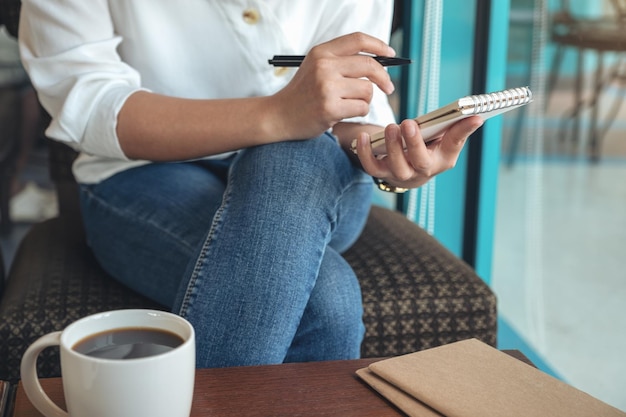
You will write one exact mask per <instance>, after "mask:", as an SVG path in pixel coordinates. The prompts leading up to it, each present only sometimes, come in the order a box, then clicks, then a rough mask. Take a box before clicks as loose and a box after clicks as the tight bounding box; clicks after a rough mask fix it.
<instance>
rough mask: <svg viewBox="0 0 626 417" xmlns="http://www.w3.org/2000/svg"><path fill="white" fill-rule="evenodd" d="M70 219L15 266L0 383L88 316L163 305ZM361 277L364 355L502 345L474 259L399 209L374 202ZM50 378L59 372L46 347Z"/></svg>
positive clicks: (2, 332) (43, 232)
mask: <svg viewBox="0 0 626 417" xmlns="http://www.w3.org/2000/svg"><path fill="white" fill-rule="evenodd" d="M79 225H80V222H79V221H78V220H77V219H71V218H68V217H67V216H65V217H61V218H55V219H51V220H47V221H45V222H43V223H40V224H37V225H35V226H34V227H33V228H32V229H31V230H30V232H29V233H28V234H27V235H26V237H25V240H24V241H23V242H22V244H21V246H20V249H19V250H18V253H17V254H16V258H15V259H14V262H13V263H12V267H11V270H10V272H9V281H8V284H7V287H6V288H5V292H4V294H3V296H2V300H1V302H0V379H7V380H13V381H14V380H17V379H19V364H20V360H21V357H22V355H23V353H24V351H25V350H26V348H27V347H28V346H29V345H30V344H31V343H32V342H33V341H35V340H36V339H37V338H38V337H40V336H42V335H44V334H46V333H49V332H52V331H56V330H61V329H63V328H64V327H66V326H67V325H68V324H69V323H71V322H72V321H75V320H77V319H79V318H81V317H84V316H87V315H90V314H93V313H97V312H101V311H107V310H113V309H121V308H156V309H162V308H163V307H161V306H159V305H157V304H155V303H154V302H152V301H150V300H148V299H146V298H144V297H142V296H140V295H138V294H136V293H134V292H133V291H131V290H129V289H127V288H125V287H124V286H122V285H120V284H119V283H117V282H116V281H114V280H113V279H111V278H110V277H109V276H108V275H107V274H106V273H105V272H104V271H103V270H102V269H101V268H100V267H99V266H98V265H97V263H96V260H95V258H94V256H93V254H92V253H91V252H90V250H89V249H88V247H87V246H86V244H85V242H84V238H83V232H82V229H81V228H80V227H79ZM345 257H346V259H347V260H348V261H349V262H350V264H351V265H352V267H353V268H354V270H355V272H356V273H357V276H358V277H359V281H360V283H361V287H362V292H363V303H364V322H365V326H366V335H365V339H364V342H363V345H362V355H363V356H364V357H380V356H393V355H400V354H404V353H408V352H414V351H417V350H421V349H426V348H429V347H433V346H438V345H441V344H445V343H449V342H453V341H456V340H462V339H466V338H471V337H476V338H478V339H481V340H483V341H484V342H486V343H489V344H491V345H495V339H496V300H495V296H494V295H493V293H492V292H491V291H490V290H489V288H488V287H487V286H486V285H485V284H484V283H483V281H482V280H481V279H480V278H479V277H478V276H477V275H476V274H475V273H474V272H473V270H472V269H471V268H470V267H469V266H467V265H466V264H465V263H463V262H462V261H460V260H459V259H458V258H456V257H455V256H454V255H452V254H451V253H450V252H449V251H448V250H447V249H445V248H444V247H443V246H441V245H440V244H439V243H438V242H437V241H436V240H435V239H434V238H433V237H431V236H430V235H428V234H427V233H426V232H425V231H423V230H422V229H421V228H419V227H418V226H417V225H415V224H413V223H411V222H410V221H408V220H407V219H406V218H405V217H404V216H402V215H401V214H399V213H396V212H393V211H390V210H386V209H383V208H380V207H373V208H372V212H371V214H370V218H369V220H368V223H367V225H366V228H365V230H364V232H363V234H362V235H361V237H360V238H359V240H358V241H357V242H356V243H355V245H354V246H353V247H352V248H351V249H350V250H349V251H348V252H347V253H346V254H345ZM38 372H39V375H40V376H41V377H52V376H59V375H60V366H59V358H58V349H47V350H46V351H44V352H43V353H42V356H41V357H40V360H39V364H38Z"/></svg>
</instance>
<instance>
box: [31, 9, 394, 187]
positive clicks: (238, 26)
mask: <svg viewBox="0 0 626 417" xmlns="http://www.w3.org/2000/svg"><path fill="white" fill-rule="evenodd" d="M392 12H393V1H392V0H265V1H263V0H180V1H175V0H57V1H50V0H22V12H21V21H20V32H19V42H20V52H21V56H22V60H23V63H24V66H25V68H26V69H27V71H28V73H29V75H30V78H31V81H32V83H33V85H34V86H35V88H36V90H37V91H38V93H39V98H40V101H41V103H42V105H43V106H44V108H45V109H46V110H47V111H48V113H49V114H50V115H51V116H52V122H51V124H50V126H49V127H48V129H47V131H46V133H47V135H48V136H49V137H51V138H53V139H56V140H59V141H62V142H65V143H67V144H69V145H70V146H72V147H74V148H75V149H77V150H80V151H81V155H80V157H79V158H78V160H77V161H76V163H75V164H74V174H75V175H76V177H77V180H78V181H79V182H83V183H94V182H98V181H101V180H102V179H104V178H107V177H108V176H110V175H113V174H114V173H116V172H119V171H121V170H124V169H127V168H130V167H132V166H137V165H140V164H144V163H147V161H136V160H129V159H128V158H127V157H126V156H125V155H124V153H123V152H122V149H121V147H120V144H119V141H118V138H117V135H116V123H117V114H118V112H119V110H120V108H121V107H122V105H123V103H124V101H125V100H126V99H127V97H128V96H129V95H131V94H132V93H133V92H136V91H138V90H148V91H152V92H155V93H160V94H166V95H171V96H176V97H186V98H199V99H211V98H235V97H251V96H263V95H270V94H273V93H275V92H276V91H278V90H280V89H281V88H282V87H284V86H285V85H286V84H287V83H288V81H289V80H290V79H291V77H292V76H293V74H294V72H295V71H296V69H288V70H286V69H285V68H274V67H272V66H271V65H269V64H268V62H267V61H268V59H269V58H271V57H272V56H273V55H275V54H281V55H284V54H297V55H301V54H305V53H306V52H307V51H308V50H309V49H311V48H312V47H313V46H315V45H317V44H319V43H322V42H325V41H327V40H330V39H332V38H335V37H337V36H339V35H343V34H347V33H351V32H355V31H361V32H365V33H368V34H371V35H373V36H375V37H378V38H380V39H383V40H385V41H388V40H389V35H390V33H389V32H390V24H391V15H392ZM349 121H353V122H359V123H370V124H375V125H380V126H385V125H386V124H388V123H393V122H394V115H393V112H392V110H391V108H390V106H389V103H388V101H387V97H386V96H385V94H384V93H383V92H382V91H380V90H379V89H378V88H376V87H375V94H374V98H373V100H372V103H371V105H370V113H369V114H368V115H367V116H365V117H360V118H353V119H350V120H349Z"/></svg>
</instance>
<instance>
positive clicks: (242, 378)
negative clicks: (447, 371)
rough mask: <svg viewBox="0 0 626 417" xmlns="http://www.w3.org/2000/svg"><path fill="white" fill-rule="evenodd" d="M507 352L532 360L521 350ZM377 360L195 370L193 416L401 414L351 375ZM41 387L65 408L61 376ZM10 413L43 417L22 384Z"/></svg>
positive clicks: (18, 416)
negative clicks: (12, 410)
mask: <svg viewBox="0 0 626 417" xmlns="http://www.w3.org/2000/svg"><path fill="white" fill-rule="evenodd" d="M506 353H508V354H510V355H512V356H515V357H517V358H518V359H521V360H523V361H525V362H528V363H530V362H529V361H528V359H526V358H525V357H524V356H523V355H522V354H521V353H520V352H517V351H506ZM377 360H378V359H359V360H351V361H331V362H310V363H296V364H283V365H268V366H250V367H237V368H222V369H199V370H198V371H197V372H196V385H195V392H194V399H193V407H192V411H191V416H192V417H205V416H225V417H229V416H237V417H241V416H250V417H254V416H290V417H291V416H296V415H297V416H324V415H325V416H342V417H351V416H355V417H356V416H358V417H367V416H372V417H374V416H375V417H387V416H394V417H397V416H402V415H404V414H403V413H402V412H400V411H399V410H398V409H397V408H395V407H394V406H393V405H392V404H391V403H389V402H388V401H387V400H385V399H384V398H383V397H381V396H380V395H378V394H377V393H376V392H375V391H373V390H372V389H371V388H370V387H369V386H368V385H366V384H365V383H363V382H362V381H361V380H360V379H359V378H358V377H357V376H356V375H355V374H354V372H355V371H356V370H357V369H360V368H363V367H366V366H367V365H369V364H370V363H372V362H375V361H377ZM164 383H167V382H164ZM41 385H42V387H43V388H44V390H45V392H46V393H47V394H48V395H49V396H50V398H51V399H53V400H54V401H55V402H56V403H57V404H59V405H60V406H61V407H65V403H64V401H63V388H62V385H61V379H60V378H49V379H42V380H41ZM13 417H41V414H40V413H39V412H38V411H37V410H36V409H35V408H34V407H33V406H32V404H31V403H30V401H29V400H28V398H27V397H26V394H25V393H24V390H23V389H22V387H21V385H20V386H18V389H17V395H16V398H15V409H14V413H13Z"/></svg>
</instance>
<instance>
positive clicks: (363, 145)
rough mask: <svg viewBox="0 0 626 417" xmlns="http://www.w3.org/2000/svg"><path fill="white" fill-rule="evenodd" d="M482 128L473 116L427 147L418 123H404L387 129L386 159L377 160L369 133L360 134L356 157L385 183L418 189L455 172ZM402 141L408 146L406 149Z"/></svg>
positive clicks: (392, 125) (411, 121)
mask: <svg viewBox="0 0 626 417" xmlns="http://www.w3.org/2000/svg"><path fill="white" fill-rule="evenodd" d="M482 124H483V119H481V118H480V117H478V116H473V117H470V118H467V119H464V120H461V121H459V122H457V123H455V124H454V125H452V126H451V127H450V129H448V131H447V132H446V133H445V134H444V135H443V137H441V138H440V139H437V140H434V141H432V142H429V143H428V144H426V143H424V140H423V138H422V134H421V133H420V130H419V127H418V124H417V122H415V120H411V119H407V120H404V121H403V122H402V123H401V124H400V125H396V124H390V125H388V126H387V127H386V128H385V146H386V148H387V156H386V157H384V158H381V159H377V158H376V157H375V156H374V154H373V152H372V148H371V145H370V137H369V135H368V134H367V133H365V132H363V133H360V134H359V137H358V140H357V154H358V157H359V160H360V162H361V165H362V166H363V169H364V170H365V171H366V172H367V173H368V174H370V175H371V176H373V177H376V178H380V179H382V180H383V181H385V182H386V183H388V184H390V185H393V186H397V187H402V188H417V187H420V186H421V185H423V184H425V183H426V182H428V181H429V180H430V179H431V178H433V177H434V176H435V175H437V174H439V173H441V172H443V171H446V170H448V169H450V168H453V167H454V166H455V165H456V162H457V160H458V158H459V154H460V153H461V150H462V149H463V146H464V144H465V141H466V140H467V138H468V137H469V136H470V135H471V134H472V133H474V132H475V131H476V129H478V128H479V127H480V126H482ZM402 139H404V142H405V144H406V150H405V149H404V148H403V145H402Z"/></svg>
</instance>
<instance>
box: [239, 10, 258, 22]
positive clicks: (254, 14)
mask: <svg viewBox="0 0 626 417" xmlns="http://www.w3.org/2000/svg"><path fill="white" fill-rule="evenodd" d="M260 18H261V15H260V14H259V11H258V10H256V9H246V10H244V11H243V21H244V22H246V23H247V24H249V25H254V24H255V23H257V22H258V21H259V19H260Z"/></svg>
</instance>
